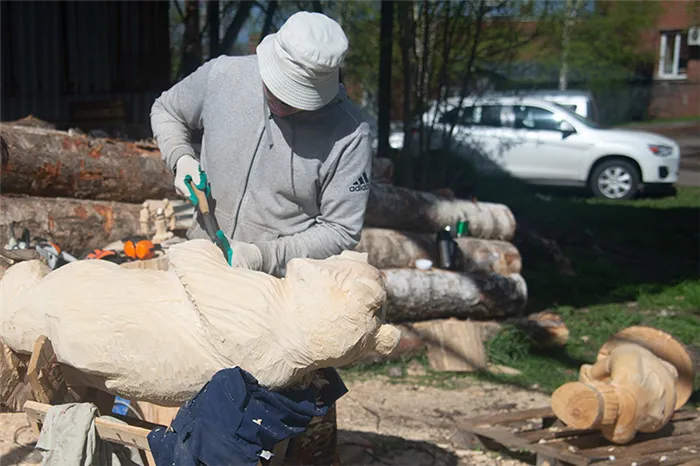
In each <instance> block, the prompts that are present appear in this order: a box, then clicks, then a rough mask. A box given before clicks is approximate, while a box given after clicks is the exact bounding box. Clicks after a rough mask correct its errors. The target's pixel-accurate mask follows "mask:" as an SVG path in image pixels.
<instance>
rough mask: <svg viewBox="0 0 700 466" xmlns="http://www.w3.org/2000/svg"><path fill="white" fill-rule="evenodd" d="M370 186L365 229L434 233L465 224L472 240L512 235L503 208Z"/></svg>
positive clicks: (509, 218) (510, 216)
mask: <svg viewBox="0 0 700 466" xmlns="http://www.w3.org/2000/svg"><path fill="white" fill-rule="evenodd" d="M371 186H372V187H371V189H370V194H369V201H368V204H367V212H366V215H365V226H368V227H379V228H392V229H395V230H406V231H415V232H421V233H435V232H437V231H440V230H442V229H444V228H445V227H446V226H451V227H452V228H453V229H454V228H455V225H456V224H457V222H458V221H460V220H465V221H468V222H469V232H470V236H473V237H476V238H482V239H499V240H504V241H510V240H511V239H513V236H514V235H515V229H516V222H515V217H513V213H512V212H511V210H510V209H509V208H508V207H507V206H506V205H503V204H494V203H489V202H473V201H470V200H466V199H447V198H445V197H442V196H438V195H436V194H433V193H427V192H423V191H415V190H412V189H407V188H403V187H399V186H392V185H389V184H382V183H372V185H371Z"/></svg>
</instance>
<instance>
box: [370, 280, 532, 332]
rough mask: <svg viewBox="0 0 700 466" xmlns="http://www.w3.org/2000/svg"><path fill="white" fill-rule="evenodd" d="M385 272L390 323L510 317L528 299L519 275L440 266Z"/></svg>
mask: <svg viewBox="0 0 700 466" xmlns="http://www.w3.org/2000/svg"><path fill="white" fill-rule="evenodd" d="M382 273H383V274H384V280H385V285H386V290H387V295H388V299H387V310H386V319H387V321H389V322H412V321H413V322H415V321H422V320H430V319H444V318H448V317H457V318H462V319H475V320H489V319H494V318H501V317H510V316H514V315H517V314H519V313H520V312H521V311H522V310H523V308H524V306H525V304H526V301H527V285H526V283H525V280H524V279H523V278H522V276H520V275H519V274H512V275H508V276H504V275H499V274H495V273H481V274H476V273H475V274H463V273H458V272H452V271H448V270H440V269H433V270H428V271H422V270H418V269H385V270H382Z"/></svg>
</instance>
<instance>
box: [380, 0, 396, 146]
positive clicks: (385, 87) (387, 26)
mask: <svg viewBox="0 0 700 466" xmlns="http://www.w3.org/2000/svg"><path fill="white" fill-rule="evenodd" d="M393 26H394V2H393V1H392V0H387V1H383V2H382V7H381V28H380V32H379V40H380V46H379V47H380V48H379V115H378V117H377V131H378V138H379V140H378V144H377V153H378V155H379V157H388V156H389V148H390V146H389V133H390V132H391V127H390V122H391V61H392V51H393V48H394V47H393V45H394V44H393Z"/></svg>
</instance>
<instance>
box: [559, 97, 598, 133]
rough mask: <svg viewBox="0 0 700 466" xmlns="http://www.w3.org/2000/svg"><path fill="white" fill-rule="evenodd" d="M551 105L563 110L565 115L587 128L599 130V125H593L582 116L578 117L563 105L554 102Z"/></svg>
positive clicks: (593, 123) (592, 122)
mask: <svg viewBox="0 0 700 466" xmlns="http://www.w3.org/2000/svg"><path fill="white" fill-rule="evenodd" d="M553 103H554V105H556V106H557V107H559V108H560V109H561V110H563V111H564V112H565V113H566V114H567V115H569V116H572V117H574V118H575V119H576V120H578V121H580V122H581V123H583V124H584V125H586V126H588V127H589V128H600V125H599V124H598V123H595V122H594V121H591V120H589V119H588V118H586V117H584V116H582V115H579V114H578V113H576V112H574V111H573V110H571V109H570V108H568V107H566V106H564V105H561V104H558V103H555V102H553Z"/></svg>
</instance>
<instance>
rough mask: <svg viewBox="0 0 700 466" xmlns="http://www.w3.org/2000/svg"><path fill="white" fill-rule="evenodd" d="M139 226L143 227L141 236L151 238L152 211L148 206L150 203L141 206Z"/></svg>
mask: <svg viewBox="0 0 700 466" xmlns="http://www.w3.org/2000/svg"><path fill="white" fill-rule="evenodd" d="M139 225H140V226H141V234H142V235H144V236H150V234H151V209H150V207H149V205H148V201H146V202H144V203H143V204H141V210H140V211H139Z"/></svg>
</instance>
